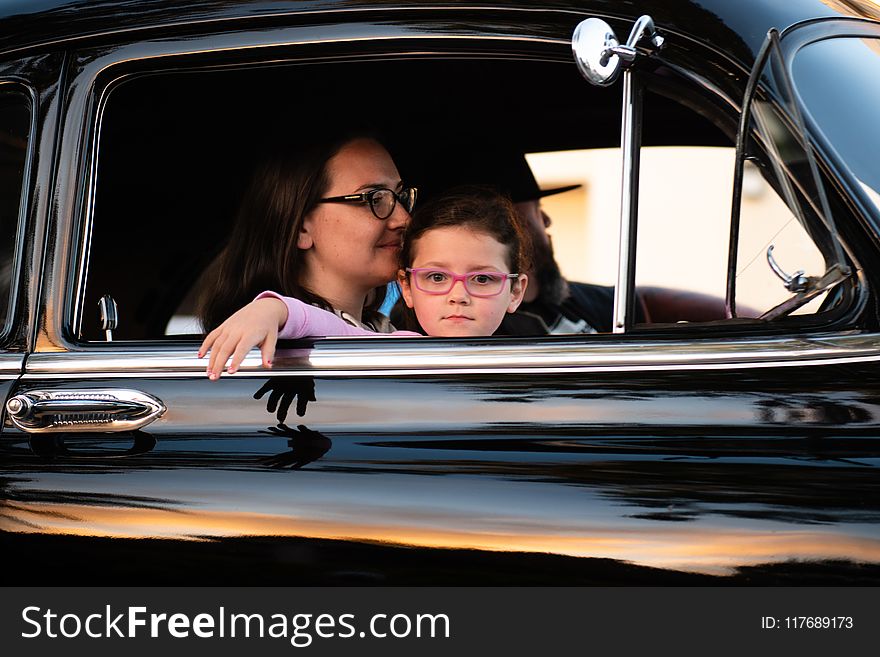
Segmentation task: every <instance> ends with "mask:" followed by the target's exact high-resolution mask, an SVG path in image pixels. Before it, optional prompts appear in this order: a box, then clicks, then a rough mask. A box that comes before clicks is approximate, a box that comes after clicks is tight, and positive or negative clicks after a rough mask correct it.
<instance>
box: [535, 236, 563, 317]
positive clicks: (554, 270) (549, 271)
mask: <svg viewBox="0 0 880 657" xmlns="http://www.w3.org/2000/svg"><path fill="white" fill-rule="evenodd" d="M533 255H534V258H535V263H534V276H535V278H536V279H537V280H536V282H537V283H538V298H537V299H536V301H537V302H538V303H542V304H545V305H548V306H558V305H559V304H561V303H562V302H563V301H565V300H566V299H567V298H568V295H569V289H568V281H566V280H565V279H564V278H563V277H562V272H561V271H559V265H558V264H556V259H555V258H554V257H553V245H552V244H550V243H546V244H545V243H544V242H537V241H536V243H535V244H534V246H533Z"/></svg>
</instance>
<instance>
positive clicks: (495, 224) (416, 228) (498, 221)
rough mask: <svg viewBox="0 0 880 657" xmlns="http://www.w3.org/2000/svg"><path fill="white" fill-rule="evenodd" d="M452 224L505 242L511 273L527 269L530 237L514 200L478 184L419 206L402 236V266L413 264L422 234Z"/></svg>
mask: <svg viewBox="0 0 880 657" xmlns="http://www.w3.org/2000/svg"><path fill="white" fill-rule="evenodd" d="M451 226H456V227H458V226H461V227H465V228H470V229H471V230H474V231H477V232H480V233H485V234H486V235H489V236H490V237H493V238H494V239H496V240H497V241H498V242H499V243H501V244H503V245H505V246H506V247H507V265H508V266H509V267H510V272H508V273H511V274H515V273H521V272H524V271H525V270H526V269H528V267H529V262H528V254H529V252H530V249H529V241H528V239H529V238H528V234H527V233H526V231H525V230H524V229H523V227H522V224H521V223H520V219H519V216H518V215H517V213H516V210H515V209H514V207H513V203H512V202H511V201H510V199H509V198H508V197H506V196H503V195H502V194H499V193H498V192H496V191H495V190H494V189H493V188H491V187H484V186H478V185H464V186H460V187H454V188H452V189H450V190H448V191H447V192H444V193H443V194H440V195H439V196H435V197H434V198H432V199H431V200H430V201H428V202H427V203H425V204H424V205H421V206H418V207H417V208H416V210H415V212H414V213H413V215H412V221H410V224H409V226H408V227H407V229H406V232H405V233H404V237H403V248H402V249H401V251H400V267H401V269H406V268H407V267H411V266H412V262H413V254H414V250H415V243H416V241H417V240H418V239H419V238H420V237H421V236H422V235H424V234H425V233H426V232H427V231H429V230H432V229H434V228H446V227H451Z"/></svg>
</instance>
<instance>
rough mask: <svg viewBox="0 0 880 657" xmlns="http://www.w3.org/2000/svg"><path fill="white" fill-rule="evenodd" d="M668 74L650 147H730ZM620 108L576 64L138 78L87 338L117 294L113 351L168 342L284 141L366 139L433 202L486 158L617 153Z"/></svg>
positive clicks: (109, 143)
mask: <svg viewBox="0 0 880 657" xmlns="http://www.w3.org/2000/svg"><path fill="white" fill-rule="evenodd" d="M664 73H668V71H662V70H661V71H660V72H659V74H658V75H656V79H655V80H654V82H653V83H652V87H653V88H656V89H657V90H658V91H659V92H660V93H649V94H648V96H647V100H646V102H647V108H648V109H649V110H650V111H646V112H645V126H644V133H643V141H644V144H646V145H664V144H675V145H709V146H712V145H724V146H730V145H732V143H733V141H734V139H735V132H736V117H735V116H733V115H731V113H730V110H729V108H727V109H725V108H722V107H720V106H718V105H716V103H717V102H718V101H717V100H714V99H713V98H712V97H711V96H709V95H708V94H707V95H706V97H701V98H696V97H695V98H691V97H690V94H693V93H694V92H693V91H685V90H684V89H682V88H677V83H676V80H675V78H674V76H671V75H668V74H666V75H664ZM693 88H694V87H689V89H693ZM673 95H674V96H676V97H677V98H678V99H679V100H681V101H683V102H685V103H687V104H688V105H689V107H685V106H684V105H683V104H681V103H680V102H677V101H672V100H669V99H668V96H673ZM620 107H621V103H620V90H619V87H617V86H614V87H610V88H598V87H593V86H591V85H589V84H587V83H586V82H585V81H584V80H583V79H582V78H581V77H580V75H579V73H578V72H577V70H576V68H575V67H574V66H573V65H572V64H570V63H561V62H548V61H524V60H501V59H488V58H480V59H474V58H470V57H461V56H458V57H445V58H437V57H430V58H429V57H425V58H408V59H398V60H387V61H382V60H379V61H368V62H364V61H360V62H347V61H338V62H327V61H322V62H320V63H306V64H298V65H289V64H288V65H275V66H266V65H264V66H247V67H239V68H227V69H224V70H205V69H201V70H191V71H187V72H170V73H158V74H151V75H140V76H131V77H130V78H128V79H127V80H125V81H124V82H122V83H121V84H119V85H118V86H116V87H115V88H114V89H113V90H112V91H111V93H110V95H109V97H108V100H107V104H106V107H105V108H104V111H103V115H102V118H101V123H100V142H99V159H98V167H97V178H96V195H95V206H94V215H93V216H94V219H93V221H94V223H93V230H92V242H91V253H90V258H89V262H88V273H87V283H86V294H85V301H84V310H83V312H82V327H81V333H80V337H81V338H82V339H83V340H87V341H101V340H103V339H104V333H103V332H102V331H101V330H100V326H99V322H98V318H99V313H98V300H99V298H100V297H101V296H103V295H105V294H110V295H112V296H113V298H114V299H115V301H116V303H117V304H118V312H119V324H118V328H117V330H116V331H115V333H114V338H115V339H117V340H119V339H122V340H144V339H149V340H152V339H161V338H163V337H164V334H165V329H166V324H167V322H168V320H169V318H170V317H171V316H172V315H173V314H175V312H180V309H181V308H182V307H183V309H184V311H186V312H193V311H194V309H193V308H192V306H193V304H194V302H195V299H196V297H197V290H193V287H194V286H195V285H196V283H197V281H199V278H200V276H201V275H202V274H203V272H204V271H205V270H206V268H208V267H209V265H210V264H211V262H212V261H213V260H214V259H215V257H216V256H217V254H218V253H219V252H220V250H221V249H222V248H223V246H224V240H225V238H226V235H227V234H228V232H229V228H230V223H231V221H232V218H233V216H234V213H235V209H236V206H237V203H238V200H239V197H240V195H241V193H242V191H243V188H244V186H245V184H246V182H247V180H248V177H249V175H250V172H251V171H252V170H253V169H254V167H255V165H256V164H257V163H258V162H259V161H260V158H261V156H262V154H263V153H265V152H266V150H267V149H268V148H270V147H271V146H272V144H273V143H274V142H276V141H277V140H278V139H279V136H284V137H285V138H292V139H295V137H296V134H297V133H301V132H308V131H309V130H313V129H314V128H315V127H316V126H327V125H330V126H333V125H340V126H351V125H352V124H353V123H355V122H357V123H360V124H363V125H366V126H369V127H371V128H372V129H374V130H375V131H377V132H378V134H380V135H382V137H383V138H384V140H385V141H386V143H387V145H388V146H389V149H390V150H391V152H392V154H393V155H394V157H395V160H396V162H397V164H398V168H399V169H400V171H401V174H402V176H403V178H404V180H405V181H407V182H408V184H412V185H415V186H417V187H419V189H420V198H423V199H424V198H427V197H429V196H430V195H431V194H432V193H433V192H435V191H437V190H436V189H434V188H432V180H437V179H442V178H443V177H444V176H443V175H442V174H441V175H438V171H437V168H438V163H447V164H445V165H443V166H449V164H448V163H449V162H452V161H454V160H455V158H457V157H468V153H469V152H472V151H474V150H475V149H480V150H486V149H492V148H496V147H504V148H516V149H520V150H521V151H522V152H536V151H558V150H568V149H583V148H605V147H616V146H617V145H618V144H619V139H620V111H621V109H620ZM695 109H699V112H700V113H697V112H695V111H694V110H695ZM435 187H436V185H435ZM685 305H686V304H685Z"/></svg>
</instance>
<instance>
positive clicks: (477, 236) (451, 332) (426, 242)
mask: <svg viewBox="0 0 880 657" xmlns="http://www.w3.org/2000/svg"><path fill="white" fill-rule="evenodd" d="M507 256H508V247H507V246H506V245H504V244H502V243H501V242H499V241H498V240H496V239H495V238H494V237H492V236H491V235H487V234H486V233H483V232H479V231H474V230H471V229H470V228H467V227H463V226H448V227H444V228H434V229H431V230H428V231H426V232H425V233H423V234H422V236H421V237H419V238H418V239H417V240H416V242H415V244H413V262H412V264H411V265H410V267H411V268H413V269H416V268H425V269H427V270H428V271H425V272H419V273H413V274H410V277H409V278H407V277H406V276H404V275H403V272H401V273H400V275H399V277H398V281H399V282H400V286H401V292H402V294H403V299H404V301H405V302H406V305H407V306H409V307H410V308H412V309H413V310H415V313H416V317H417V318H418V320H419V324H421V326H422V328H423V329H425V332H426V333H427V334H428V335H432V336H436V337H456V336H459V337H467V336H482V335H492V334H493V333H494V332H495V329H497V328H498V326H499V325H500V324H501V320H502V319H504V314H505V313H508V312H511V313H512V312H513V311H515V310H516V309H517V307H519V304H520V302H521V301H522V297H523V292H525V289H526V286H527V285H528V279H527V277H526V276H525V274H522V275H521V276H520V278H518V279H514V280H512V281H511V280H506V281H504V284H503V286H502V288H501V292H500V293H499V294H497V295H495V296H474V295H473V294H472V293H470V292H469V291H468V288H467V287H466V286H465V283H464V281H461V280H458V281H455V283H454V284H453V285H452V288H451V289H450V290H449V291H448V292H447V293H445V294H429V293H428V292H425V291H423V290H420V289H419V287H418V286H417V285H416V280H415V277H416V276H426V277H429V280H430V281H440V283H437V285H440V284H441V283H442V281H448V280H451V278H450V277H449V274H448V273H447V272H450V273H452V274H457V275H463V274H467V273H470V272H486V273H491V272H498V273H501V274H514V273H519V272H512V271H510V267H509V265H508V264H507V260H508V257H507ZM435 269H436V270H437V271H434V270H435ZM441 270H445V271H441ZM482 278H483V279H486V278H488V277H485V276H484V277H482ZM480 280H481V278H480V277H475V281H474V283H473V285H475V286H477V285H479V283H480ZM431 284H432V285H433V284H434V283H433V282H432V283H431ZM482 291H483V290H480V291H479V292H478V294H479V293H480V292H482Z"/></svg>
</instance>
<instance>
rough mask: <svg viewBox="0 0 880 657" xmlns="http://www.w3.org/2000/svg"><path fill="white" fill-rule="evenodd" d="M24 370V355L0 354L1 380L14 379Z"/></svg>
mask: <svg viewBox="0 0 880 657" xmlns="http://www.w3.org/2000/svg"><path fill="white" fill-rule="evenodd" d="M23 369H24V354H8V353H7V354H0V379H14V378H16V377H18V376H19V375H20V374H21V373H22V371H23Z"/></svg>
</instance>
